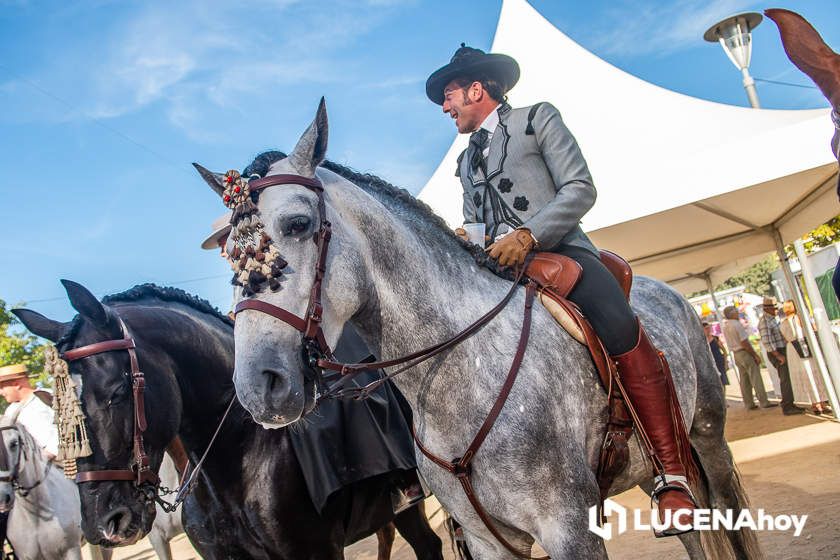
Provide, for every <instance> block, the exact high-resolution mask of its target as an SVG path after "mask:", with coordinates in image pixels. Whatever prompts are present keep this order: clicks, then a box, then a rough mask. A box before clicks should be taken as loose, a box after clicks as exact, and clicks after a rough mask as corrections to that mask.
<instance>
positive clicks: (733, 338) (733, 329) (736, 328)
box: [721, 319, 749, 352]
mask: <svg viewBox="0 0 840 560" xmlns="http://www.w3.org/2000/svg"><path fill="white" fill-rule="evenodd" d="M721 330H722V331H723V337H724V338H725V339H726V347H727V348H729V349H730V350H731V351H733V352H737V351H738V350H743V349H744V348H743V347H742V346H741V341H742V340H748V339H749V337H748V336H747V329H745V328H744V325H742V324H741V321H739V320H737V319H726V320H725V321H724V322H723V329H721Z"/></svg>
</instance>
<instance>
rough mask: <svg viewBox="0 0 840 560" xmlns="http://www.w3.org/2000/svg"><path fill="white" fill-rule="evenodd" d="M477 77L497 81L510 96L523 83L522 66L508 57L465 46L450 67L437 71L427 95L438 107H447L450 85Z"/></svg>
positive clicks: (433, 74) (428, 85)
mask: <svg viewBox="0 0 840 560" xmlns="http://www.w3.org/2000/svg"><path fill="white" fill-rule="evenodd" d="M475 76H480V77H487V78H490V79H492V80H495V81H497V82H499V83H500V84H501V85H502V89H504V91H505V92H507V91H509V90H510V89H511V88H512V87H513V86H515V85H516V82H517V81H518V80H519V64H517V63H516V61H515V60H514V59H513V58H511V57H509V56H508V55H506V54H495V53H486V52H484V51H482V50H480V49H474V48H472V47H467V46H466V45H464V43H461V48H459V49H458V50H457V51H455V54H454V55H452V60H451V61H449V64H447V65H446V66H444V67H442V68H438V69H437V70H435V71H434V72H433V73H432V75H431V76H429V79H428V80H426V95H427V96H428V97H429V99H431V100H432V101H433V102H434V103H437V104H438V105H443V88H445V87H446V84H448V83H449V82H451V81H452V80H454V79H455V78H464V77H475Z"/></svg>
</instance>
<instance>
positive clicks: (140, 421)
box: [61, 318, 159, 486]
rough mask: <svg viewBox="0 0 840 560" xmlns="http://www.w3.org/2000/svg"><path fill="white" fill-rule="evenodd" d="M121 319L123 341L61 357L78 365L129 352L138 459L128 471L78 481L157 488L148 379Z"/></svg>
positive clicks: (97, 473) (103, 472)
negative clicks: (149, 441)
mask: <svg viewBox="0 0 840 560" xmlns="http://www.w3.org/2000/svg"><path fill="white" fill-rule="evenodd" d="M118 320H119V323H120V330H121V331H122V336H123V337H122V338H117V339H113V340H104V341H102V342H95V343H93V344H88V345H86V346H80V347H79V348H73V349H72V350H67V351H66V352H63V353H62V354H61V358H62V359H63V360H64V361H66V362H75V361H77V360H81V359H83V358H87V357H89V356H95V355H97V354H102V353H104V352H114V351H116V350H126V351H127V352H128V358H129V361H130V362H131V387H132V392H133V394H134V415H133V416H134V445H133V455H134V457H133V459H132V462H131V463H130V464H129V467H128V468H127V469H108V470H94V471H83V472H80V473H78V474H76V482H77V483H82V482H102V481H118V480H125V481H133V482H134V484H135V485H136V486H141V485H143V484H151V485H153V486H157V484H158V482H159V478H158V476H157V474H156V473H155V472H154V471H153V470H151V468H150V466H149V456H148V455H146V450H145V448H144V446H143V433H144V432H145V431H146V426H147V424H146V410H145V400H144V398H143V397H144V393H145V391H146V378H145V376H144V375H143V372H142V371H140V365H139V363H138V361H137V352H136V346H135V344H134V339H133V338H132V337H131V335H130V334H129V332H128V327H126V326H125V323H124V322H123V320H122V319H120V318H118Z"/></svg>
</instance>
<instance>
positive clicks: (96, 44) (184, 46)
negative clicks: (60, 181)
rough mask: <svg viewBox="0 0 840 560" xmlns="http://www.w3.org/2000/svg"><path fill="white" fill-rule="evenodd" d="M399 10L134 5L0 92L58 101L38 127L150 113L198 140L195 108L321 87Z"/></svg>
mask: <svg viewBox="0 0 840 560" xmlns="http://www.w3.org/2000/svg"><path fill="white" fill-rule="evenodd" d="M0 1H2V0H0ZM405 2H406V0H368V1H367V2H365V3H363V4H360V3H358V2H351V1H349V0H336V1H335V2H334V3H332V4H331V5H329V7H327V8H325V7H324V4H319V5H315V3H309V2H302V1H299V0H274V1H265V0H249V1H246V2H245V3H244V5H243V4H242V3H240V4H239V5H238V6H237V7H236V9H233V8H231V7H230V6H229V5H226V4H224V3H216V2H202V1H199V0H191V1H189V2H180V3H171V2H149V3H141V4H139V5H136V6H132V7H131V8H130V9H126V10H125V11H123V12H122V13H121V16H120V17H119V18H114V19H112V20H110V21H109V25H108V27H107V28H104V29H102V31H101V36H99V37H97V40H96V41H93V40H90V41H87V42H82V41H74V42H73V43H72V47H71V48H67V49H65V50H64V51H61V52H60V53H59V55H58V56H56V57H50V58H49V59H47V60H48V61H47V62H46V63H45V64H43V65H42V66H40V67H38V66H36V67H35V69H34V71H32V72H31V73H28V74H27V75H23V76H21V79H22V80H21V81H18V82H15V81H11V82H6V83H4V84H2V92H5V93H6V94H9V95H14V94H15V91H16V88H17V87H18V86H20V87H23V86H25V85H26V83H27V82H28V83H30V84H38V85H39V86H40V87H42V88H43V89H44V90H45V91H49V92H60V93H56V94H55V95H56V97H61V98H62V99H64V100H66V101H67V104H68V105H70V106H72V107H73V110H71V111H66V110H62V111H55V112H52V113H50V112H45V111H40V112H38V116H37V117H36V118H41V119H48V120H75V119H79V118H95V119H111V118H115V117H120V116H123V115H127V114H131V113H135V112H137V111H140V110H142V109H144V108H146V107H149V106H152V105H155V104H160V105H161V107H162V109H163V114H164V115H166V116H167V118H168V119H169V121H170V123H171V124H172V125H173V126H175V127H177V128H179V129H181V130H183V131H184V132H185V133H186V134H187V135H189V136H191V137H193V138H194V139H202V138H203V139H208V135H207V132H206V131H204V130H201V128H200V125H201V118H200V117H201V114H200V109H199V108H200V107H205V108H206V107H216V108H224V109H227V110H234V111H237V110H241V111H246V110H248V109H249V97H251V96H253V95H256V94H263V95H264V94H265V93H266V92H271V91H272V90H273V89H279V88H282V87H284V86H291V85H302V84H307V83H319V82H329V81H330V80H331V79H332V77H333V76H337V75H340V74H341V71H342V70H344V71H345V72H346V71H347V70H348V69H347V68H342V62H341V52H342V49H343V48H345V47H348V46H350V45H352V44H353V43H354V42H355V41H357V40H358V39H359V38H360V37H362V36H363V35H364V34H366V33H368V32H370V31H371V30H372V29H373V28H374V27H375V26H376V25H378V24H380V23H381V22H382V21H383V20H384V19H385V18H387V17H388V14H389V13H390V12H389V8H391V7H393V6H398V5H401V4H404V3H405ZM243 6H244V9H243ZM33 114H34V112H33ZM17 118H22V117H17Z"/></svg>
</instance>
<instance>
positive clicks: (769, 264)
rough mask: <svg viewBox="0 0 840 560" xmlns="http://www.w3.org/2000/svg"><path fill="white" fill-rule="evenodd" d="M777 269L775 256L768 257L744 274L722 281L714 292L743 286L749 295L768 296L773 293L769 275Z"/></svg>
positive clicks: (777, 264) (777, 263)
mask: <svg viewBox="0 0 840 560" xmlns="http://www.w3.org/2000/svg"><path fill="white" fill-rule="evenodd" d="M778 268H779V259H778V257H777V256H776V255H775V254H774V255H768V256H767V257H765V258H764V259H762V260H760V261H758V262H757V263H755V264H754V265H752V266H751V267H749V268H748V269H746V270H745V271H744V272H742V273H740V274H736V275H735V276H732V277H731V278H728V279H726V280H724V281H723V282H722V283H721V284H720V285H719V286H716V287H715V291H716V292H719V291H721V290H725V289H727V288H734V287H735V286H744V289H745V290H746V291H747V292H750V293H751V294H758V295H765V294H770V293H772V291H773V290H772V287H771V284H770V280H771V279H772V277H771V276H770V275H771V274H772V273H773V272H774V271H775V270H777V269H778Z"/></svg>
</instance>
